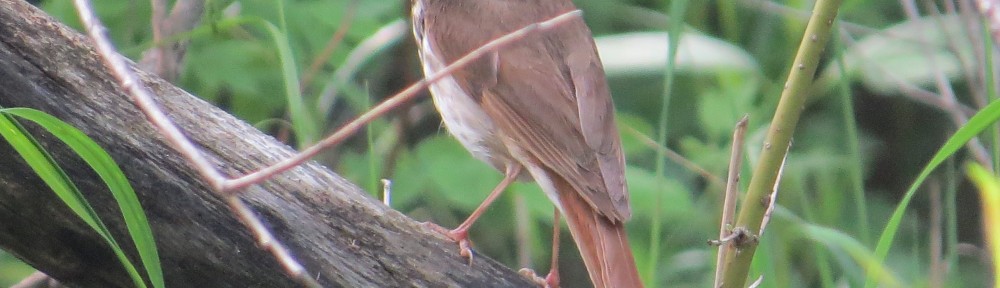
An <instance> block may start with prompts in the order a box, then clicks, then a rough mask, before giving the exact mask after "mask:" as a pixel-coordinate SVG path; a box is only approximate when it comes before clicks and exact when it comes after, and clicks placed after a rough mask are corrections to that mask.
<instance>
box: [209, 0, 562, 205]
mask: <svg viewBox="0 0 1000 288" xmlns="http://www.w3.org/2000/svg"><path fill="white" fill-rule="evenodd" d="M580 14H581V12H580V10H573V11H570V12H566V13H563V14H561V15H559V16H556V17H553V18H551V19H549V20H546V21H543V22H539V23H535V24H531V25H528V26H525V27H524V28H521V29H518V30H517V31H514V32H511V33H509V34H507V35H504V36H503V37H500V38H497V39H494V40H492V41H490V42H488V43H486V44H484V45H483V46H480V47H479V48H477V49H476V50H473V51H472V52H469V53H468V54H466V55H465V56H463V57H462V58H459V59H458V60H456V61H455V62H453V63H452V64H450V65H448V67H445V69H442V70H441V71H438V73H434V74H432V75H428V76H427V77H426V78H424V80H421V81H420V82H417V83H415V84H413V85H410V87H407V88H406V89H405V90H403V91H402V92H399V93H398V94H396V95H394V96H392V97H390V98H389V99H386V100H385V101H383V102H382V103H379V104H378V105H376V106H375V107H372V109H371V110H368V112H365V114H362V115H361V116H358V118H356V119H354V121H351V122H350V123H347V124H346V125H344V126H343V127H341V128H340V129H338V130H337V132H334V133H333V134H332V135H330V136H328V137H327V138H326V139H323V140H321V141H319V142H318V143H316V144H315V145H313V146H311V147H309V148H306V149H305V150H303V151H302V152H301V153H299V154H296V155H295V156H292V157H291V158H287V159H285V160H282V161H281V162H278V163H275V164H274V165H271V166H269V167H266V168H264V169H261V170H258V171H256V172H253V173H250V174H247V175H245V176H243V177H239V178H236V179H233V180H230V181H227V182H226V183H225V189H223V191H227V192H230V191H236V190H239V189H242V188H244V187H247V186H249V185H253V184H256V183H260V182H261V181H263V180H264V179H267V178H269V177H271V176H273V175H275V174H278V173H281V172H284V171H286V170H288V169H291V168H292V167H295V166H298V165H299V164H301V163H302V162H305V161H306V160H308V159H309V158H312V157H313V156H316V154H319V153H320V152H321V151H323V150H324V149H326V148H329V147H331V146H333V145H337V144H338V143H340V142H341V141H343V140H344V139H346V138H347V137H348V136H350V135H353V134H354V133H356V132H357V131H358V130H360V129H361V128H362V127H364V125H366V124H368V123H369V122H371V121H372V120H375V119H376V118H378V117H380V116H382V114H385V113H386V112H388V111H390V110H392V109H393V108H396V107H398V106H399V105H401V104H403V103H405V102H407V101H410V100H413V98H416V97H417V96H419V95H420V94H419V92H420V91H421V90H423V89H426V88H427V86H429V85H430V83H433V82H435V81H438V80H440V79H442V78H444V77H445V76H447V75H451V73H454V72H455V71H456V70H458V69H462V68H463V67H465V65H468V64H469V63H472V61H475V60H476V59H478V58H479V57H482V56H483V55H486V54H487V53H490V52H492V51H495V50H497V49H500V48H502V47H504V46H506V45H509V44H511V43H513V42H515V41H517V40H520V39H522V38H524V37H526V36H528V35H531V34H532V33H538V32H544V31H548V30H551V29H553V28H555V27H557V26H559V25H560V24H563V23H565V22H567V21H569V20H571V19H573V18H575V17H580Z"/></svg>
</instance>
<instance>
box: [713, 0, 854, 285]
mask: <svg viewBox="0 0 1000 288" xmlns="http://www.w3.org/2000/svg"><path fill="white" fill-rule="evenodd" d="M840 3H841V0H819V1H816V6H815V7H814V8H813V14H812V17H811V18H810V19H809V24H808V25H806V31H805V34H804V36H803V38H802V42H801V43H800V44H799V50H798V53H797V54H796V55H795V61H794V62H793V63H792V69H791V72H789V74H788V80H787V82H785V89H784V90H783V91H782V93H781V100H780V102H778V108H777V110H776V111H775V113H774V118H773V119H772V120H771V127H770V128H769V130H768V132H767V139H766V140H765V142H764V147H763V148H762V151H761V153H760V161H759V162H758V163H757V166H756V167H755V169H754V174H753V178H751V179H750V187H749V188H748V190H747V196H746V200H745V201H743V206H742V207H740V214H739V216H738V218H737V219H736V225H735V226H734V227H736V229H740V228H745V229H746V230H745V231H747V233H751V234H753V235H749V236H750V237H748V238H745V239H750V240H744V241H732V242H730V243H729V245H727V246H728V247H729V249H730V252H729V253H727V256H726V263H725V265H726V267H725V268H724V269H725V272H724V274H723V275H724V276H723V282H722V285H721V286H722V287H729V288H742V287H745V285H746V279H747V273H748V271H749V270H750V263H751V261H752V260H753V255H754V251H755V250H756V249H757V241H753V240H752V239H756V238H757V237H759V235H756V234H755V233H758V230H760V225H761V221H762V220H763V219H764V213H765V211H766V210H767V207H768V206H770V204H771V203H770V194H771V191H772V189H773V188H774V184H775V181H777V179H778V171H779V170H780V168H781V165H782V160H783V159H784V158H785V154H787V151H788V149H786V148H787V147H788V145H789V143H790V141H791V139H792V133H793V132H794V131H795V126H796V125H797V124H798V122H799V116H800V115H801V114H802V110H803V109H804V108H805V102H806V97H807V96H808V95H807V93H808V91H809V87H810V86H811V85H812V83H813V77H814V75H815V74H816V67H817V66H818V65H819V59H820V55H821V54H822V52H823V49H824V47H826V43H827V42H828V40H829V39H830V31H831V29H832V27H833V21H834V19H835V18H836V17H837V9H838V8H839V7H840Z"/></svg>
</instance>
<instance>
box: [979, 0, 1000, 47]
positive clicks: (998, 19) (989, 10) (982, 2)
mask: <svg viewBox="0 0 1000 288" xmlns="http://www.w3.org/2000/svg"><path fill="white" fill-rule="evenodd" d="M974 2H976V8H979V13H981V14H983V17H985V18H986V23H988V24H989V29H990V35H993V45H1000V44H998V42H997V41H1000V1H997V0H976V1H974Z"/></svg>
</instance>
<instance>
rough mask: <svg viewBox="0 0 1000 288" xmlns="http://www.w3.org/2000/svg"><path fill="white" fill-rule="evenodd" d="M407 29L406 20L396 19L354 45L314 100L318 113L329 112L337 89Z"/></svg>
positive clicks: (398, 38)
mask: <svg viewBox="0 0 1000 288" xmlns="http://www.w3.org/2000/svg"><path fill="white" fill-rule="evenodd" d="M408 31H410V26H409V23H408V22H406V21H403V20H396V21H393V22H391V23H389V24H386V25H385V26H382V28H380V29H378V31H375V33H373V34H372V35H371V36H368V38H365V40H364V41H361V43H360V44H358V45H357V46H355V47H354V49H353V50H351V52H350V53H348V54H347V60H345V61H344V63H343V64H341V65H340V67H338V68H337V71H334V72H333V77H332V79H330V81H328V82H327V83H326V85H323V90H321V92H320V93H319V97H318V99H319V100H316V106H317V110H318V111H319V115H321V116H326V115H329V114H330V111H331V110H332V109H333V105H334V102H335V100H337V94H338V92H340V90H339V89H341V87H342V86H344V85H348V83H349V82H350V80H351V78H352V77H354V75H355V74H357V72H358V70H359V69H361V67H362V65H363V64H364V63H365V62H366V61H368V59H371V58H372V56H374V55H375V54H376V53H378V52H379V51H381V50H382V49H383V48H385V47H388V46H389V45H390V44H392V43H395V42H396V41H399V40H400V39H403V37H404V36H405V35H406V33H408Z"/></svg>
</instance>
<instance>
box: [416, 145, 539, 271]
mask: <svg viewBox="0 0 1000 288" xmlns="http://www.w3.org/2000/svg"><path fill="white" fill-rule="evenodd" d="M520 174H521V165H520V164H513V165H511V166H508V167H507V170H506V171H505V172H504V177H503V181H500V184H497V187H496V188H493V192H490V195H489V196H486V200H483V203H482V204H479V207H477V208H476V210H475V211H472V214H470V215H469V218H467V219H465V222H462V224H461V225H458V227H455V229H451V230H448V229H445V228H443V227H441V226H438V225H437V224H434V223H429V222H428V223H425V225H427V226H428V227H430V228H431V229H433V230H435V231H438V232H440V233H441V234H444V235H445V236H448V238H451V240H454V241H455V242H458V247H459V249H460V252H459V254H461V255H462V256H463V257H468V258H469V264H472V249H470V242H469V228H470V227H472V223H475V222H476V220H477V219H479V216H482V214H483V212H486V208H488V207H489V206H490V204H493V201H496V200H497V198H499V197H500V194H503V191H504V190H506V189H507V186H510V183H513V182H514V180H516V179H517V176H518V175H520Z"/></svg>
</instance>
